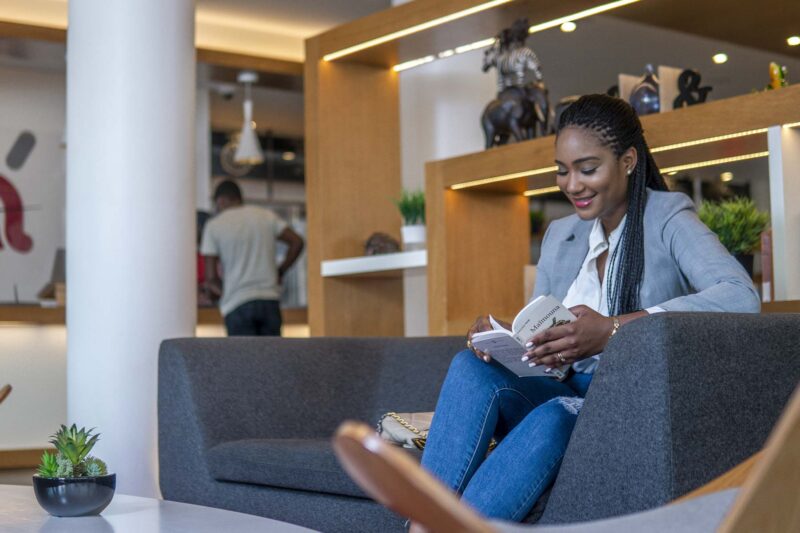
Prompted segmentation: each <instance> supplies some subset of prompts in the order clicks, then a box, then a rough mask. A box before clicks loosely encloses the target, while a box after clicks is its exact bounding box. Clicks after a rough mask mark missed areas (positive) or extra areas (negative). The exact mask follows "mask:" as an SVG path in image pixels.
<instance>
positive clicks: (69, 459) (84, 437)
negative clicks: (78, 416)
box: [38, 424, 108, 478]
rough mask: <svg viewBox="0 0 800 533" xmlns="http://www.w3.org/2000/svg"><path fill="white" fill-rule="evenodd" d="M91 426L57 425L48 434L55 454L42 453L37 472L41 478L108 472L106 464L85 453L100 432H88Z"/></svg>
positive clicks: (91, 475)
mask: <svg viewBox="0 0 800 533" xmlns="http://www.w3.org/2000/svg"><path fill="white" fill-rule="evenodd" d="M92 431H94V428H92V429H86V428H80V429H78V427H77V426H76V425H75V424H72V426H70V427H67V426H65V425H63V424H62V426H61V428H60V429H59V430H58V431H57V432H56V433H55V434H54V435H52V436H51V437H50V444H52V445H53V446H55V448H56V452H57V453H55V454H52V453H49V452H44V453H43V454H42V464H41V465H39V469H38V474H39V475H40V476H41V477H50V478H52V477H97V476H104V475H106V474H107V473H108V468H107V467H106V464H105V463H104V462H103V461H101V460H100V459H98V458H96V457H92V456H90V455H89V452H90V451H92V448H93V447H94V445H95V444H96V443H97V440H98V439H99V438H100V435H99V434H98V435H92Z"/></svg>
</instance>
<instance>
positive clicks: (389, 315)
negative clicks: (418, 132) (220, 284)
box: [305, 0, 800, 336]
mask: <svg viewBox="0 0 800 533" xmlns="http://www.w3.org/2000/svg"><path fill="white" fill-rule="evenodd" d="M602 3H604V2H598V1H592V0H563V1H560V2H541V1H537V0H514V1H510V2H506V3H503V4H500V5H496V6H495V7H493V8H492V9H488V10H484V11H480V12H478V13H474V14H470V15H469V16H465V17H462V18H457V19H456V20H449V21H447V22H446V23H444V24H442V25H435V26H433V27H426V28H424V29H422V30H421V31H411V30H415V29H418V28H417V26H418V25H420V24H424V23H429V22H431V21H435V20H438V19H441V18H442V17H448V16H451V15H454V14H458V13H461V12H463V11H464V10H467V9H470V8H474V7H477V6H481V5H484V4H486V0H416V1H414V2H409V3H406V4H403V5H400V6H396V7H393V8H391V9H388V10H385V11H382V12H379V13H375V14H373V15H370V16H368V17H365V18H363V19H359V20H356V21H353V22H350V23H348V24H344V25H342V26H339V27H337V28H334V29H332V30H330V31H328V32H326V33H324V34H322V35H319V36H317V37H314V38H312V39H309V40H308V41H306V64H305V90H306V93H305V94H306V105H305V110H306V143H307V157H306V184H307V191H308V194H307V202H308V213H309V219H308V254H309V309H310V316H309V321H310V326H311V334H312V335H315V336H316V335H402V334H403V285H402V280H401V279H400V278H399V277H397V276H393V277H388V278H386V277H381V278H373V277H360V276H357V277H353V276H337V277H324V276H322V273H321V264H322V262H323V261H330V260H339V259H343V258H348V257H353V256H357V255H360V254H361V253H362V248H363V243H364V241H365V240H366V239H367V238H368V236H369V235H370V234H371V233H372V232H374V231H384V232H387V233H389V234H392V235H395V236H397V235H398V234H399V227H400V220H399V217H398V216H397V214H396V212H395V210H394V209H393V208H392V206H391V205H390V203H389V202H388V198H391V197H395V196H397V195H398V194H399V192H400V187H401V179H400V137H399V129H400V124H399V118H398V107H399V99H398V74H397V73H395V72H394V71H393V70H392V69H391V67H393V66H395V65H397V64H398V63H402V62H404V61H408V60H412V59H418V58H421V57H425V56H427V55H432V54H437V53H439V52H442V51H444V50H447V49H452V48H454V47H456V46H461V45H464V44H469V43H473V42H476V41H479V40H481V39H486V38H489V37H492V36H493V35H495V34H496V32H497V31H498V29H499V28H503V27H507V26H508V25H510V24H511V23H512V22H513V21H514V20H515V19H517V18H519V17H522V16H525V17H527V18H528V21H529V23H530V24H537V23H541V22H545V21H549V20H553V19H555V18H557V17H561V16H565V15H568V14H572V13H576V12H578V11H581V10H584V9H587V8H590V7H596V6H598V5H599V4H602ZM684 3H685V2H684ZM642 4H643V5H642V6H640V8H639V9H638V10H637V11H636V13H635V15H636V17H638V18H637V20H640V21H641V22H645V23H651V24H656V25H658V24H659V23H660V21H661V22H663V21H664V20H665V17H667V15H672V14H673V11H675V10H674V9H673V6H672V4H670V3H668V2H661V3H655V2H654V3H645V2H642ZM644 4H647V5H644ZM737 6H738V5H737ZM737 6H733V7H732V9H733V10H734V11H735V15H736V17H737V18H742V17H745V19H746V16H747V15H746V8H744V7H737ZM623 11H625V8H622V9H620V10H618V11H614V12H611V15H612V16H621V17H623V18H624V16H625V15H624V14H623ZM683 11H685V10H683ZM685 13H686V16H685V17H678V18H679V19H680V20H678V21H677V22H680V21H681V20H683V19H684V18H685V19H686V20H684V21H683V22H681V24H683V23H686V24H689V23H691V20H690V19H691V18H693V17H691V13H690V12H689V11H685ZM670 20H672V19H670ZM673 22H674V23H677V22H676V21H675V20H673ZM716 22H718V23H719V24H717V25H718V26H719V25H724V19H720V20H719V21H716ZM677 29H681V26H680V25H679V26H678V27H677ZM398 32H399V33H398ZM382 38H385V39H384V40H385V42H382V43H381V44H378V45H376V46H371V47H368V48H366V49H363V50H360V51H357V52H354V53H352V54H349V55H345V56H343V57H339V58H335V59H331V58H330V57H329V59H331V60H327V61H326V60H325V59H324V58H325V56H327V55H329V54H332V53H334V52H338V51H341V50H344V49H347V48H349V47H353V46H357V45H360V44H362V43H365V42H369V41H372V40H374V39H382ZM795 121H800V86H794V87H788V88H785V89H781V90H779V91H773V92H768V93H759V94H752V95H744V96H741V97H737V98H731V99H728V100H724V101H717V102H710V103H707V104H703V105H699V106H695V107H691V108H687V109H682V110H677V111H671V112H668V113H662V114H658V115H652V116H648V117H645V118H644V119H643V124H644V127H645V130H646V135H647V139H648V142H649V143H650V145H651V147H655V148H658V147H664V146H667V145H671V144H675V143H683V142H688V141H693V140H697V139H705V138H709V137H716V136H722V135H729V134H736V133H741V132H743V131H748V130H752V129H760V128H765V127H769V126H774V125H776V124H785V123H789V122H795ZM766 146H767V139H766V135H765V134H763V133H761V134H758V135H750V136H743V137H738V138H735V139H728V140H725V141H720V142H714V143H707V144H703V145H697V146H692V147H684V148H681V149H675V150H669V151H663V152H659V153H658V155H657V156H656V159H657V162H658V163H659V165H661V166H662V167H670V166H674V165H679V164H685V163H693V162H699V161H704V160H709V159H718V158H721V157H730V156H734V155H741V154H750V153H757V152H763V151H765V150H766V149H767V148H766ZM553 155H554V154H553V138H552V137H549V138H543V139H537V140H533V141H528V142H524V143H519V144H513V145H509V146H505V147H500V148H494V149H492V150H488V151H485V152H480V153H476V154H470V155H466V156H463V157H458V158H453V159H447V160H443V161H434V162H430V163H428V165H427V166H426V174H427V178H426V180H427V181H426V200H427V206H428V207H427V209H428V211H427V227H428V237H427V239H428V250H429V255H428V266H427V268H428V283H429V287H428V305H429V313H428V314H429V332H430V333H431V334H433V335H444V334H463V332H464V331H465V329H466V327H467V326H468V325H469V324H470V323H471V322H472V320H474V317H475V316H477V315H478V314H480V313H485V312H487V310H491V311H492V312H493V313H497V314H498V315H500V316H505V317H509V318H510V317H512V316H514V314H515V313H516V312H517V311H518V310H519V307H520V306H521V305H522V304H523V283H524V282H523V269H522V266H523V265H524V264H526V263H527V261H528V239H529V233H528V224H529V222H528V201H527V199H526V197H525V196H523V194H522V193H523V192H524V191H526V190H530V189H537V188H542V187H547V186H552V185H554V183H555V180H554V174H552V173H539V174H538V175H536V176H533V177H530V176H528V175H524V176H522V177H519V178H516V179H512V180H504V181H502V182H495V183H491V184H486V185H481V186H477V187H471V188H466V189H459V190H453V189H452V188H451V187H452V186H453V185H457V184H461V183H464V182H470V181H477V180H483V179H486V178H491V177H496V176H500V175H506V174H513V173H527V172H530V171H532V170H540V169H544V168H547V167H551V166H552V165H553V159H554V157H553ZM384 199H386V200H385V201H384Z"/></svg>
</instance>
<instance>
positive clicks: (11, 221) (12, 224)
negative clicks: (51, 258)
mask: <svg viewBox="0 0 800 533" xmlns="http://www.w3.org/2000/svg"><path fill="white" fill-rule="evenodd" d="M0 202H2V205H3V208H2V212H3V213H4V215H5V229H6V235H5V236H6V241H8V245H9V246H10V247H11V248H12V249H14V250H16V251H17V252H20V253H25V252H28V251H30V249H31V248H33V239H31V237H30V235H28V234H27V233H25V211H24V210H23V207H22V198H20V196H19V193H18V192H17V189H16V188H15V187H14V184H13V183H11V182H10V181H9V180H8V179H6V177H5V176H2V175H0ZM2 248H3V241H2V239H0V249H2Z"/></svg>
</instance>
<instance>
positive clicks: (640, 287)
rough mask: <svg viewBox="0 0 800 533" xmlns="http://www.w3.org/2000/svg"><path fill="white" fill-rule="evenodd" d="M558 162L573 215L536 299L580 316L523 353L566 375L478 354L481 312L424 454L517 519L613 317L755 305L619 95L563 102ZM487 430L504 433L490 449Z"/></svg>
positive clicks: (564, 434)
mask: <svg viewBox="0 0 800 533" xmlns="http://www.w3.org/2000/svg"><path fill="white" fill-rule="evenodd" d="M556 164H557V166H558V171H557V174H558V177H557V182H558V186H559V188H560V189H561V191H562V192H563V193H564V194H565V195H566V196H567V198H568V199H569V200H570V201H571V202H572V204H573V206H574V207H575V212H576V213H575V214H574V215H572V216H569V217H566V218H563V219H560V220H556V221H554V222H553V223H551V224H550V226H549V228H548V230H547V233H546V234H545V238H544V242H543V244H542V254H541V260H540V262H539V265H538V271H537V278H536V288H535V290H534V297H536V296H539V295H542V294H552V295H553V296H554V297H555V298H557V299H559V300H561V301H563V302H564V304H565V305H566V306H567V307H570V308H571V311H572V312H573V314H574V315H575V316H576V317H577V321H575V322H573V323H571V324H568V325H564V326H558V327H554V328H551V329H549V330H547V331H545V332H544V333H541V334H539V335H537V336H535V337H534V338H533V339H531V340H530V342H529V343H528V346H527V347H528V348H529V351H528V352H527V353H526V354H525V356H524V357H523V361H526V360H527V361H528V363H529V364H530V365H532V366H533V365H545V366H546V367H548V368H552V367H554V366H559V365H563V364H571V365H572V371H571V372H570V377H568V378H567V379H566V380H565V381H563V382H559V381H556V380H554V379H550V378H542V377H534V378H518V377H516V376H515V375H514V374H512V373H511V372H509V371H508V370H506V369H505V368H504V367H502V366H501V365H499V364H496V363H494V362H493V361H492V360H491V356H490V354H484V353H479V352H473V351H472V350H471V342H469V339H471V337H472V335H473V334H474V333H476V332H479V331H484V330H487V329H491V325H490V324H489V321H488V317H480V318H478V320H476V322H475V324H474V325H473V326H472V328H471V329H470V330H469V332H468V342H467V346H468V347H470V350H464V351H462V352H460V353H459V354H458V355H456V357H455V359H454V360H453V363H452V364H451V367H450V370H449V371H448V374H447V377H446V379H445V382H444V384H443V386H442V391H441V394H440V397H439V401H438V404H437V406H436V414H435V415H434V419H433V423H432V427H431V430H430V434H429V437H428V441H427V444H426V449H425V453H424V455H423V458H422V465H423V467H425V468H426V469H428V470H429V471H430V472H431V473H433V474H434V475H435V476H437V477H438V478H439V479H440V480H442V481H443V482H444V483H445V484H446V485H447V486H449V487H450V488H451V489H453V490H455V491H456V492H458V493H460V494H462V499H463V500H464V501H466V502H467V503H468V504H469V505H471V506H472V507H474V508H475V509H476V510H477V511H479V512H480V513H482V514H483V515H485V516H487V517H490V518H496V519H504V520H516V521H521V520H522V519H524V518H525V516H526V515H527V514H528V513H529V512H530V510H531V508H532V507H533V505H534V503H535V502H536V500H537V499H538V498H539V496H540V495H541V494H542V493H543V492H544V491H545V490H546V489H547V488H548V486H549V485H550V484H551V483H552V482H553V480H554V479H555V477H556V474H557V472H558V468H559V466H560V463H561V459H562V457H563V455H564V451H565V450H566V447H567V443H568V441H569V437H570V433H571V432H572V429H573V427H574V425H575V421H576V419H577V414H578V412H579V410H580V407H581V405H582V402H583V397H584V396H585V395H586V391H587V389H588V387H589V384H590V383H591V380H592V374H593V372H594V371H595V368H596V367H597V364H598V361H599V358H600V355H599V354H600V353H601V352H602V351H603V349H604V348H605V346H606V343H607V342H608V340H609V338H610V337H611V336H613V335H614V334H616V332H617V330H618V329H619V328H620V327H625V324H627V323H629V322H631V321H633V320H636V319H637V318H639V317H642V316H646V315H648V314H652V313H656V312H662V311H727V312H758V311H759V307H760V304H759V299H758V295H757V293H756V292H755V290H754V288H753V284H752V282H751V280H750V279H749V277H748V276H747V274H746V272H745V271H744V269H743V268H742V267H741V266H740V265H739V263H738V262H737V261H736V260H735V259H734V258H733V257H732V256H731V255H730V254H729V253H728V252H727V251H726V250H725V249H724V248H723V247H722V245H721V244H720V243H719V240H718V239H717V238H716V236H715V235H714V234H713V233H712V232H711V231H710V230H709V229H708V228H706V227H705V226H704V225H703V224H702V223H701V222H700V220H699V219H698V218H697V215H696V214H695V211H694V206H693V204H692V202H691V201H690V200H689V198H688V197H686V196H685V195H683V194H681V193H672V192H667V187H666V184H665V182H664V179H663V178H662V176H661V173H660V172H659V170H658V167H657V166H656V164H655V162H654V161H653V157H652V155H651V154H650V150H649V149H648V147H647V143H646V142H645V139H644V136H643V132H642V126H641V123H640V122H639V118H638V117H637V116H636V114H635V113H634V111H633V109H632V108H631V107H630V106H629V105H628V104H627V103H625V102H624V101H622V100H620V99H617V98H612V97H609V96H605V95H589V96H584V97H582V98H580V99H579V100H578V101H576V102H575V103H574V104H572V105H571V106H570V107H569V108H568V109H567V110H566V111H564V113H563V115H562V116H561V119H560V121H559V124H558V131H557V133H556ZM506 326H507V327H508V325H507V324H506ZM643 356H645V354H643ZM493 437H494V438H496V439H497V440H498V441H499V444H498V445H497V447H496V449H494V451H493V452H492V453H491V454H489V455H488V457H487V451H488V449H489V445H490V442H491V441H492V438H493Z"/></svg>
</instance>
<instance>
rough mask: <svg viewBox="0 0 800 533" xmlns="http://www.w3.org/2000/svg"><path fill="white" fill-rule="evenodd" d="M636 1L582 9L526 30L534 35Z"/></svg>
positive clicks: (630, 0) (627, 0)
mask: <svg viewBox="0 0 800 533" xmlns="http://www.w3.org/2000/svg"><path fill="white" fill-rule="evenodd" d="M638 1H639V0H617V1H616V2H610V3H608V4H603V5H600V6H596V7H593V8H590V9H584V10H583V11H578V12H577V13H573V14H572V15H567V16H566V17H559V18H557V19H553V20H551V21H548V22H542V23H541V24H534V25H533V26H531V27H530V28H528V33H536V32H539V31H543V30H548V29H550V28H555V27H556V26H561V25H562V24H564V23H565V22H572V21H575V20H580V19H585V18H587V17H591V16H593V15H598V14H600V13H603V12H605V11H611V10H612V9H617V8H618V7H622V6H627V5H628V4H634V3H636V2H638Z"/></svg>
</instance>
